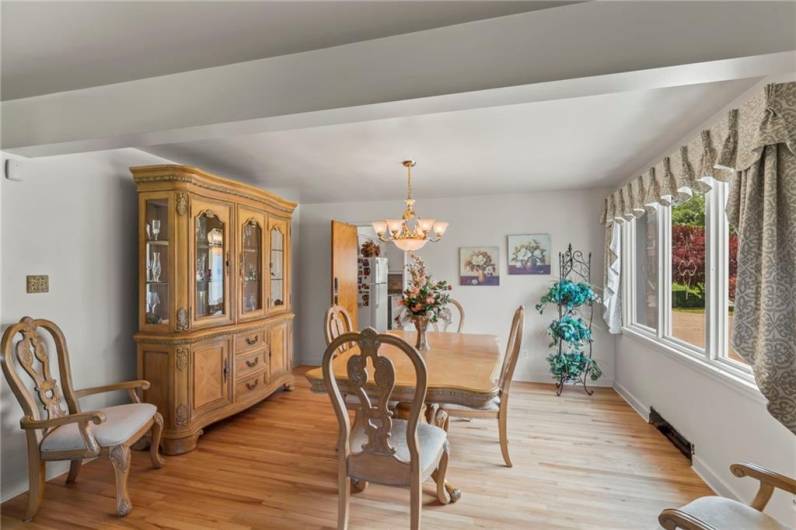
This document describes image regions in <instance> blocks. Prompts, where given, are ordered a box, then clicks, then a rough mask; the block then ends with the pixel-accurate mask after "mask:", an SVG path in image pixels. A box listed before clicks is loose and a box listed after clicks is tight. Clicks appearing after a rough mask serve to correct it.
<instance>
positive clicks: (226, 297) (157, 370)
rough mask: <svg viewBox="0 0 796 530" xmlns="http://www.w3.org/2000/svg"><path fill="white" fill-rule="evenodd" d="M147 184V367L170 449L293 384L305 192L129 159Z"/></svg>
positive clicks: (142, 367) (143, 277)
mask: <svg viewBox="0 0 796 530" xmlns="http://www.w3.org/2000/svg"><path fill="white" fill-rule="evenodd" d="M130 171H131V172H132V173H133V179H134V180H135V183H136V185H137V187H138V212H139V215H138V241H139V245H138V252H139V268H138V278H139V282H138V283H139V300H138V306H139V311H138V324H139V331H138V333H136V335H135V337H134V338H135V341H136V344H137V349H138V375H139V377H140V378H142V379H146V380H148V381H149V382H151V383H152V387H151V388H150V389H149V390H148V391H147V392H145V394H144V398H145V399H146V401H148V402H150V403H153V404H155V405H157V407H158V410H159V411H160V412H161V414H163V418H164V420H165V426H164V431H163V450H164V452H165V453H166V454H180V453H184V452H187V451H190V450H192V449H194V448H195V447H196V442H197V439H198V438H199V436H200V435H201V434H202V428H203V427H204V426H205V425H208V424H210V423H213V422H215V421H218V420H220V419H222V418H226V417H227V416H230V415H232V414H235V413H237V412H239V411H241V410H243V409H245V408H247V407H250V406H251V405H253V404H255V403H257V402H258V401H260V400H262V399H264V398H266V397H268V396H269V395H271V394H273V393H274V392H275V391H277V390H279V389H281V388H284V389H290V388H292V385H293V377H292V375H291V371H290V370H291V367H292V361H293V333H292V329H293V313H292V305H291V300H290V263H291V256H290V220H291V215H292V213H293V210H294V208H295V207H296V204H295V203H293V202H290V201H287V200H285V199H282V198H281V197H278V196H276V195H274V194H272V193H269V192H267V191H264V190H261V189H259V188H256V187H254V186H249V185H245V184H242V183H239V182H235V181H233V180H229V179H224V178H221V177H217V176H214V175H210V174H208V173H205V172H203V171H200V170H198V169H195V168H192V167H187V166H178V165H158V166H140V167H133V168H130Z"/></svg>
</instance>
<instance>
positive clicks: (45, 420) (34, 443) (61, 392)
mask: <svg viewBox="0 0 796 530" xmlns="http://www.w3.org/2000/svg"><path fill="white" fill-rule="evenodd" d="M39 330H44V331H46V332H47V333H48V334H49V336H50V337H51V338H52V340H53V343H54V344H55V351H56V353H57V356H58V372H59V374H60V378H61V385H59V384H58V381H57V380H56V379H55V378H54V377H53V376H52V372H51V370H50V358H49V354H48V352H47V346H46V339H45V336H44V335H42V334H40V333H39ZM17 334H19V335H21V338H20V339H19V340H17V341H16V342H14V340H15V338H16V336H17ZM0 365H2V368H3V374H5V377H6V380H7V381H8V384H9V386H10V387H11V391H12V392H13V393H14V396H16V398H17V400H18V401H19V404H20V405H21V406H22V411H23V412H24V416H23V417H22V419H21V420H20V421H19V425H20V427H22V429H23V430H24V431H25V435H26V436H27V440H28V480H29V484H30V491H29V492H28V507H27V512H26V514H25V519H26V520H28V521H29V520H31V519H33V517H34V516H35V515H36V512H38V510H39V506H40V505H41V501H42V497H43V494H44V483H45V468H46V463H47V462H51V461H55V460H69V461H70V464H69V475H68V476H67V479H66V482H67V483H72V482H75V480H76V479H77V475H78V473H79V471H80V467H81V465H82V464H83V459H84V458H93V457H96V456H100V455H103V454H107V455H108V456H109V457H110V461H111V464H112V465H113V470H114V473H115V475H116V513H117V514H118V515H119V516H125V515H127V514H128V513H130V511H131V510H132V509H133V505H132V503H131V502H130V496H129V494H128V492H127V476H128V474H129V473H130V447H131V446H132V445H133V444H135V443H136V442H137V441H138V440H139V439H141V438H142V437H143V436H144V435H145V434H147V433H148V432H150V431H151V441H150V449H149V454H150V458H151V459H152V465H153V466H154V467H156V468H159V467H161V466H162V465H163V460H162V459H161V457H160V454H159V453H158V449H159V447H160V435H161V433H162V431H163V417H162V416H161V415H160V414H159V413H158V411H157V409H156V408H155V406H154V405H151V404H149V403H141V398H140V396H139V395H138V393H137V392H136V390H141V391H143V390H146V389H148V388H149V382H148V381H143V380H138V381H127V382H124V383H117V384H113V385H107V386H100V387H95V388H86V389H83V390H74V389H73V388H72V372H71V369H70V366H69V351H68V350H67V347H66V339H65V338H64V335H63V333H62V332H61V329H60V328H59V327H58V326H56V325H55V324H54V323H53V322H50V321H49V320H41V319H36V320H34V319H32V318H30V317H24V318H23V319H22V320H20V321H19V323H17V324H14V325H13V326H10V327H9V328H8V329H6V331H5V333H4V334H3V340H2V342H0ZM19 367H21V368H22V370H23V371H24V372H25V373H26V374H27V375H28V377H29V378H30V379H31V381H32V382H33V387H34V390H35V392H36V397H35V398H34V395H33V393H32V392H31V391H30V390H29V389H28V387H27V386H26V384H25V383H24V382H23V381H22V379H20V377H19V374H18V372H19ZM114 390H127V392H128V393H129V395H130V398H131V399H132V401H133V403H131V404H127V405H117V406H114V407H106V408H102V409H99V410H93V411H90V412H83V411H81V410H80V403H79V401H78V400H79V399H80V398H82V397H84V396H89V395H92V394H99V393H103V392H111V391H114ZM37 401H38V403H37ZM64 401H66V404H65V405H66V407H65V408H64ZM42 408H43V409H44V411H43V414H42ZM42 415H44V416H45V417H42Z"/></svg>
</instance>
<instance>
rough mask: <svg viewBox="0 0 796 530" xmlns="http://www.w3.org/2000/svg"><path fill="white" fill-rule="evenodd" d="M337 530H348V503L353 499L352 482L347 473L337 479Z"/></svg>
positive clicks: (341, 474)
mask: <svg viewBox="0 0 796 530" xmlns="http://www.w3.org/2000/svg"><path fill="white" fill-rule="evenodd" d="M337 489H338V492H337V530H348V503H349V500H350V499H351V480H350V479H349V478H348V477H347V476H346V474H345V473H342V472H341V473H340V474H339V476H338V477H337Z"/></svg>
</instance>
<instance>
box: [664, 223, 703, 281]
mask: <svg viewBox="0 0 796 530" xmlns="http://www.w3.org/2000/svg"><path fill="white" fill-rule="evenodd" d="M672 281H673V282H676V283H680V284H683V285H689V286H691V287H692V288H693V287H695V286H696V285H698V284H701V285H704V284H705V228H704V227H702V226H691V225H672Z"/></svg>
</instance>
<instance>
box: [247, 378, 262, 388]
mask: <svg viewBox="0 0 796 530" xmlns="http://www.w3.org/2000/svg"><path fill="white" fill-rule="evenodd" d="M259 384H260V380H259V379H255V380H254V382H253V383H246V388H248V389H249V390H254V389H255V388H257V385H259Z"/></svg>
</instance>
